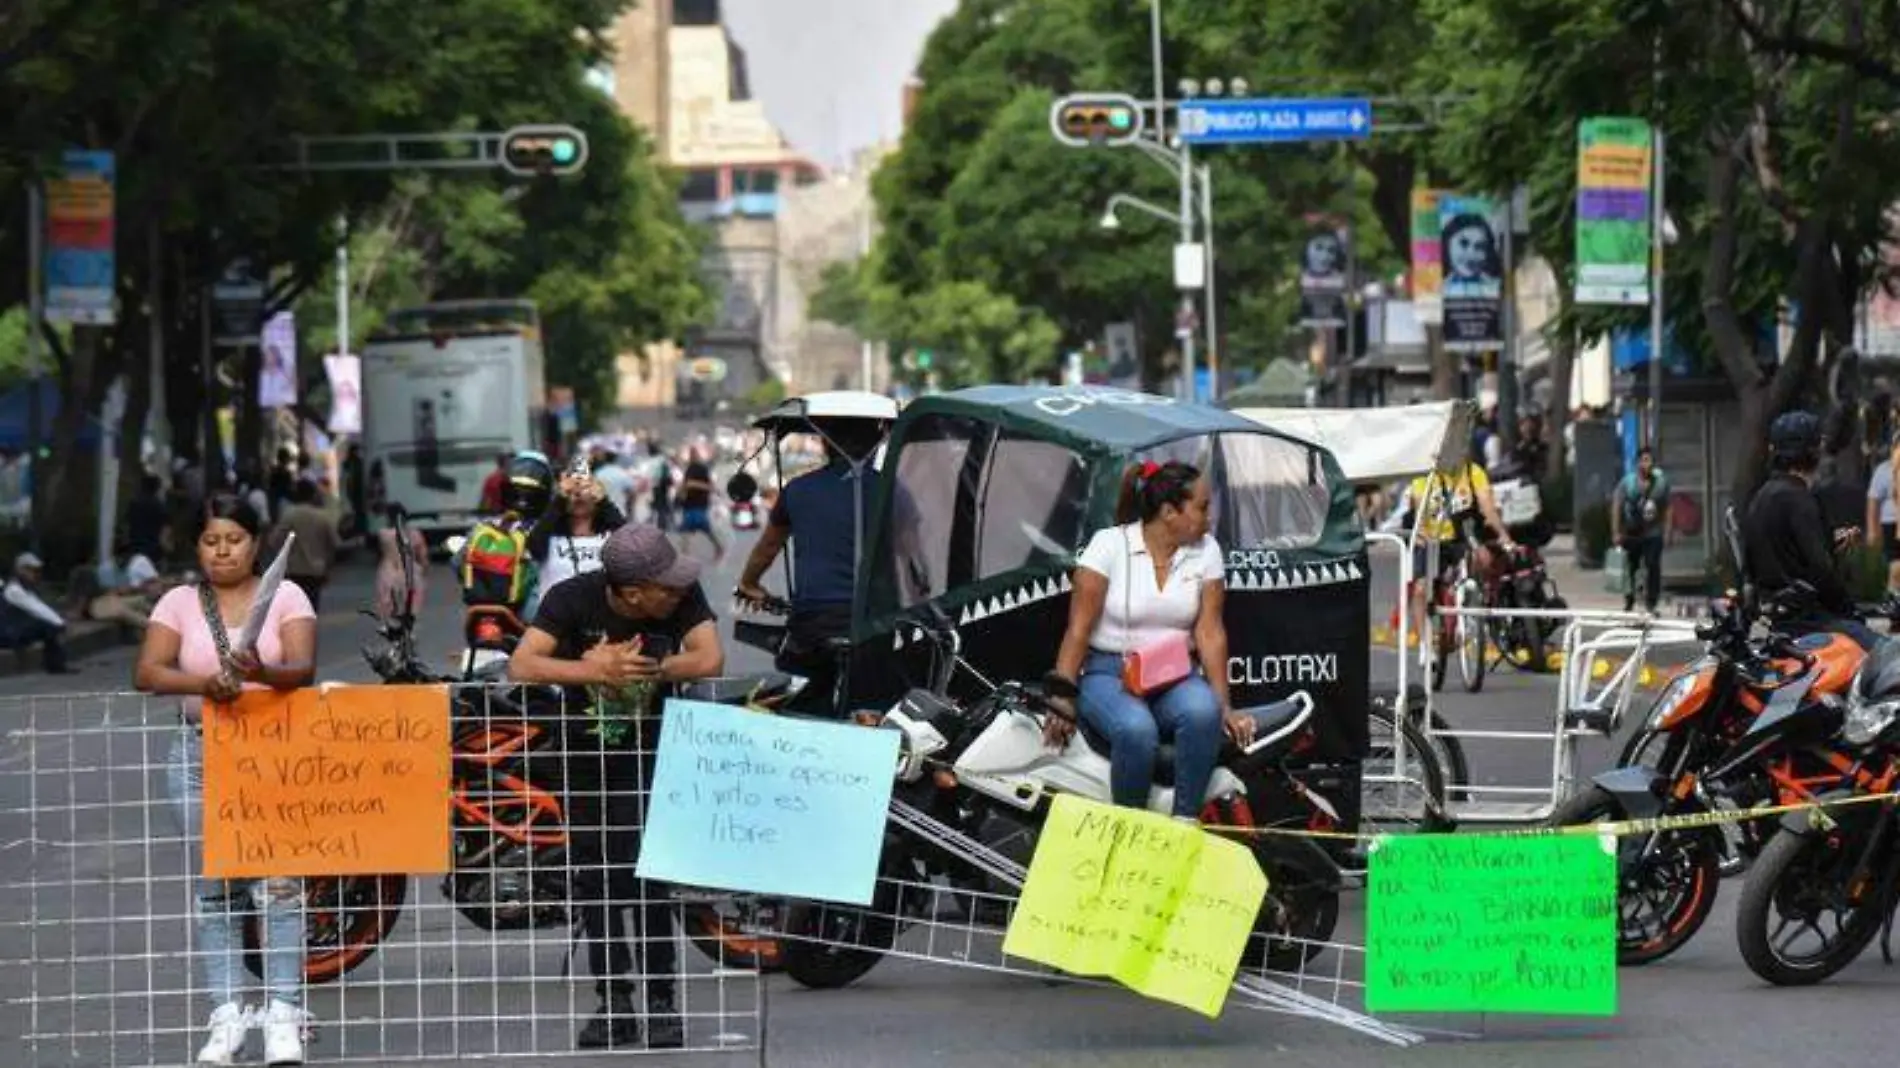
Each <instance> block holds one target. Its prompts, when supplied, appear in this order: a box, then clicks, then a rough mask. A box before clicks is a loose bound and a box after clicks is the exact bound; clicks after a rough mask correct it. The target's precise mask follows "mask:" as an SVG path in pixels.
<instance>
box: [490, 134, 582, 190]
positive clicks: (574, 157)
mask: <svg viewBox="0 0 1900 1068" xmlns="http://www.w3.org/2000/svg"><path fill="white" fill-rule="evenodd" d="M586 163H587V135H586V134H584V133H582V132H580V131H579V130H576V129H575V128H574V127H572V126H517V127H515V128H514V129H512V130H509V131H508V132H507V133H504V134H502V135H501V166H502V169H503V170H505V171H507V172H508V173H510V174H515V175H520V176H522V177H524V178H525V177H533V176H536V175H542V174H573V173H574V172H576V171H578V170H580V169H581V167H582V166H583V165H585V164H586Z"/></svg>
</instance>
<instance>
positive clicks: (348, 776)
mask: <svg viewBox="0 0 1900 1068" xmlns="http://www.w3.org/2000/svg"><path fill="white" fill-rule="evenodd" d="M449 741H450V739H449V693H448V689H447V688H446V687H443V686H352V687H337V688H332V689H330V690H328V691H327V692H324V691H318V690H296V691H293V692H291V693H276V692H272V691H256V692H249V693H246V694H244V695H243V696H242V697H240V698H239V699H238V700H237V702H236V703H234V704H232V705H229V706H224V707H219V706H217V705H213V704H211V703H210V702H206V703H205V710H204V742H205V745H204V874H205V876H206V877H207V878H224V879H232V878H259V877H263V876H271V875H377V874H384V873H387V874H435V873H440V872H445V871H448V870H449Z"/></svg>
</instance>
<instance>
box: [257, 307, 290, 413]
mask: <svg viewBox="0 0 1900 1068" xmlns="http://www.w3.org/2000/svg"><path fill="white" fill-rule="evenodd" d="M257 406H258V407H260V408H294V407H296V406H297V320H296V318H295V317H294V316H292V314H291V313H290V312H287V311H280V312H278V313H277V314H276V315H273V316H271V317H270V321H269V322H267V323H265V324H264V363H263V367H262V368H261V369H260V370H259V371H258V375H257Z"/></svg>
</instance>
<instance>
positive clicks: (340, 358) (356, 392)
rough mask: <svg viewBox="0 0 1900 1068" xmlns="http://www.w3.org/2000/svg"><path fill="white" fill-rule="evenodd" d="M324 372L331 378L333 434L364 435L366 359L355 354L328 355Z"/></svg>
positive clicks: (331, 426)
mask: <svg viewBox="0 0 1900 1068" xmlns="http://www.w3.org/2000/svg"><path fill="white" fill-rule="evenodd" d="M323 372H324V374H325V375H327V376H329V379H330V433H332V434H361V433H362V432H363V361H362V360H360V359H358V358H357V357H355V356H347V355H330V356H325V357H324V358H323Z"/></svg>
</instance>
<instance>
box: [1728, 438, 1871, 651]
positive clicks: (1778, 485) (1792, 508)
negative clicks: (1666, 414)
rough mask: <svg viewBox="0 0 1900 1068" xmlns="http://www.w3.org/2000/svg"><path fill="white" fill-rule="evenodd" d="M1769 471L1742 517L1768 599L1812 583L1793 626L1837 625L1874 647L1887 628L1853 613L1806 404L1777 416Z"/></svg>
mask: <svg viewBox="0 0 1900 1068" xmlns="http://www.w3.org/2000/svg"><path fill="white" fill-rule="evenodd" d="M1768 452H1769V465H1770V471H1771V473H1770V475H1769V478H1768V481H1767V482H1766V483H1764V484H1763V485H1762V487H1761V488H1760V489H1758V490H1756V491H1755V496H1754V498H1753V499H1751V500H1750V501H1749V502H1748V513H1747V515H1746V516H1745V517H1744V518H1743V520H1742V541H1743V559H1744V560H1745V562H1746V564H1747V567H1748V574H1749V578H1750V580H1751V581H1753V582H1754V584H1755V588H1756V591H1757V592H1758V594H1759V595H1760V596H1761V597H1762V599H1763V600H1764V601H1766V600H1770V599H1773V598H1775V597H1776V596H1777V595H1779V594H1784V593H1786V592H1787V591H1789V590H1791V589H1794V588H1797V587H1799V586H1802V585H1805V586H1806V587H1807V589H1808V590H1811V591H1812V593H1811V594H1808V593H1806V591H1803V596H1802V597H1801V598H1800V599H1799V601H1798V603H1796V604H1795V605H1793V606H1792V607H1791V608H1790V612H1791V618H1788V619H1786V620H1783V621H1782V624H1781V625H1782V629H1784V630H1786V631H1787V632H1788V633H1790V634H1811V633H1817V632H1832V633H1836V634H1844V635H1846V636H1848V637H1849V638H1852V639H1853V640H1854V641H1855V642H1856V643H1858V644H1859V645H1860V646H1861V647H1862V648H1863V649H1872V648H1873V647H1874V645H1875V644H1876V643H1878V642H1879V640H1880V636H1879V635H1878V634H1877V633H1875V632H1874V631H1873V630H1872V629H1871V628H1870V627H1868V626H1867V624H1866V623H1864V622H1862V621H1861V620H1860V618H1859V617H1857V616H1856V615H1855V614H1854V599H1853V596H1852V594H1851V593H1850V592H1849V591H1848V588H1847V584H1846V582H1845V581H1843V579H1842V577H1841V574H1840V572H1839V570H1838V569H1837V568H1836V567H1835V562H1834V545H1833V543H1832V539H1831V536H1830V533H1829V528H1828V524H1827V521H1826V519H1825V517H1824V516H1823V515H1822V510H1821V502H1820V500H1819V499H1818V498H1817V497H1816V496H1815V495H1814V490H1813V485H1814V477H1815V471H1816V470H1817V469H1818V468H1819V466H1820V461H1821V421H1820V420H1819V419H1816V418H1815V417H1814V416H1813V415H1811V414H1809V413H1807V412H1800V411H1796V412H1788V413H1786V414H1783V415H1781V416H1778V417H1777V418H1776V419H1775V421H1774V423H1773V424H1771V425H1770V426H1769V428H1768Z"/></svg>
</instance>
